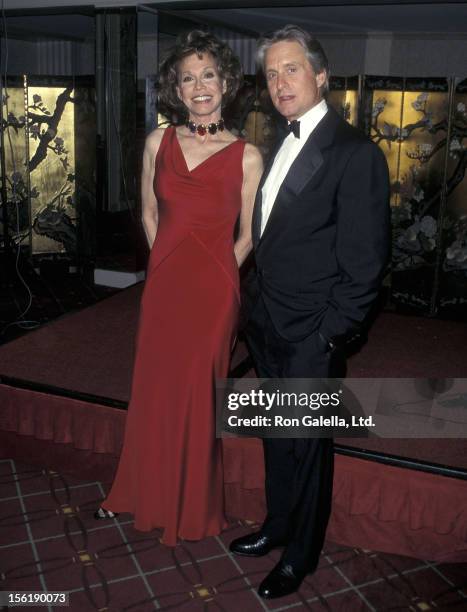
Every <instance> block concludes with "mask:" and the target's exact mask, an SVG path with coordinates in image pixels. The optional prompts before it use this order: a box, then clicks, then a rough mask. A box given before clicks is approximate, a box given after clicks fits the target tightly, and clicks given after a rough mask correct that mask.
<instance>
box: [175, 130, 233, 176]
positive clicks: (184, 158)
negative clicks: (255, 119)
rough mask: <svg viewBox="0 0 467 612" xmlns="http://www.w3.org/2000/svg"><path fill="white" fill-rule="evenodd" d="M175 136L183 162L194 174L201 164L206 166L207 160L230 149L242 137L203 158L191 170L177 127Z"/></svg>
mask: <svg viewBox="0 0 467 612" xmlns="http://www.w3.org/2000/svg"><path fill="white" fill-rule="evenodd" d="M174 138H175V140H176V141H177V146H178V150H179V151H180V155H181V157H182V159H183V163H184V164H185V168H186V171H187V172H188V174H192V173H193V172H194V171H195V170H197V169H198V168H200V167H201V166H204V164H205V163H206V162H208V161H209V160H210V159H211V158H213V157H215V156H216V155H218V154H219V153H222V151H225V150H226V149H228V148H229V147H231V146H232V145H234V144H236V143H237V142H240V138H237V139H236V140H234V141H233V142H229V144H228V145H226V146H225V147H222V149H219V150H218V151H216V152H215V153H213V154H212V155H209V156H208V157H206V159H203V161H202V162H200V163H199V164H197V165H196V166H194V167H193V168H192V169H191V170H190V168H188V164H187V161H186V157H185V154H184V153H183V149H182V145H181V144H180V141H179V140H178V136H177V130H176V128H174Z"/></svg>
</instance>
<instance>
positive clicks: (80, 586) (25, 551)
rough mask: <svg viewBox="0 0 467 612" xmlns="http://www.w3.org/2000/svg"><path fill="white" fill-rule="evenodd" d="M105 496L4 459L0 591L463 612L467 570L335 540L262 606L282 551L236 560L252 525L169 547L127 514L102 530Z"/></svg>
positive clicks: (192, 606) (105, 599)
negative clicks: (295, 586) (261, 589)
mask: <svg viewBox="0 0 467 612" xmlns="http://www.w3.org/2000/svg"><path fill="white" fill-rule="evenodd" d="M106 487H107V483H101V482H98V481H87V482H85V481H82V480H79V479H77V478H76V477H74V476H71V475H60V474H58V473H56V472H50V471H46V470H39V469H36V468H32V467H28V466H26V465H19V464H17V463H16V462H15V461H13V460H4V461H0V568H1V570H0V572H1V573H0V591H5V590H16V591H18V590H38V591H45V590H49V591H52V590H60V591H64V590H66V591H68V592H69V593H70V608H69V609H70V610H72V611H73V612H74V611H75V610H76V611H79V612H81V611H83V612H86V611H88V610H89V611H93V610H101V611H104V610H109V611H117V610H122V611H124V610H128V611H130V610H131V611H135V612H146V611H149V610H155V609H158V610H164V611H165V610H179V609H180V610H190V611H191V610H224V611H232V612H233V611H235V612H237V611H240V610H241V611H245V612H248V611H256V610H258V611H259V610H263V611H265V610H266V611H268V610H270V611H272V610H274V611H280V610H316V611H321V610H332V611H334V610H342V611H346V612H347V611H348V612H353V611H360V610H362V611H363V610H364V611H367V610H378V611H379V610H413V611H420V612H423V611H427V610H448V609H451V608H454V609H458V610H463V609H467V566H465V565H461V564H444V565H439V564H433V563H429V562H425V561H420V560H417V559H411V558H407V557H398V556H396V555H388V554H382V553H377V552H372V551H367V550H365V551H364V550H357V549H349V548H344V547H342V546H339V545H336V544H333V543H331V542H327V543H326V546H325V549H324V551H323V554H322V558H321V563H320V565H319V568H318V570H317V571H316V572H315V574H314V575H312V576H309V577H307V578H306V580H305V581H304V583H303V586H302V588H301V589H300V591H299V592H298V593H297V594H294V595H290V596H289V597H285V598H283V599H279V600H274V601H270V602H267V601H263V600H261V599H260V598H259V597H258V596H257V594H256V591H255V587H256V586H257V585H258V584H259V582H260V581H261V579H262V578H263V577H264V575H265V574H266V572H267V571H268V570H269V569H271V568H272V567H273V565H274V563H275V561H276V560H277V559H278V556H279V551H274V552H272V553H271V554H269V555H268V556H266V557H264V558H261V559H248V558H242V557H235V556H234V555H231V554H230V553H229V551H228V544H229V542H230V540H231V539H232V538H234V537H237V536H239V535H242V534H244V533H247V532H248V530H250V529H252V528H254V526H252V525H245V524H241V523H238V522H233V523H232V524H231V525H230V527H229V529H227V530H226V531H225V532H224V533H222V534H221V535H220V536H219V537H215V538H214V537H212V538H207V539H205V540H202V541H200V542H181V543H180V544H179V545H178V546H176V547H175V548H167V547H165V546H163V545H162V544H160V542H159V539H158V535H159V534H158V533H157V532H151V533H141V532H137V531H135V530H134V529H133V526H132V520H131V516H130V515H120V516H119V517H118V519H115V520H112V521H109V522H96V521H95V520H94V519H93V512H94V509H95V508H96V506H97V505H98V504H99V500H100V499H102V497H103V495H104V490H105V489H106ZM36 609H37V608H36ZM41 609H46V608H41ZM50 609H51V608H50ZM57 609H58V608H57Z"/></svg>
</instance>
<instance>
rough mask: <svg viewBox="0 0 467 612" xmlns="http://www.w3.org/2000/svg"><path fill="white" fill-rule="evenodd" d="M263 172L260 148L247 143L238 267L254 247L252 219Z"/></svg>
mask: <svg viewBox="0 0 467 612" xmlns="http://www.w3.org/2000/svg"><path fill="white" fill-rule="evenodd" d="M262 173H263V158H262V157H261V153H260V152H259V150H258V149H257V148H256V147H255V146H253V145H251V144H247V145H245V151H244V153H243V185H242V209H241V211H240V229H239V233H238V238H237V240H236V242H235V245H234V253H235V258H236V260H237V264H238V267H240V266H241V265H242V263H243V262H244V261H245V259H246V258H247V256H248V254H249V252H250V251H251V248H252V246H253V245H252V241H251V219H252V216H253V206H254V204H255V197H256V191H257V189H258V183H259V181H260V178H261V175H262Z"/></svg>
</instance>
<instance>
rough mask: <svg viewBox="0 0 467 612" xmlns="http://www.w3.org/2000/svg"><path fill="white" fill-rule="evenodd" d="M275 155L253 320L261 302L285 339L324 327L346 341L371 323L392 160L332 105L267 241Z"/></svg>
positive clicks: (384, 252) (256, 218) (278, 207)
mask: <svg viewBox="0 0 467 612" xmlns="http://www.w3.org/2000/svg"><path fill="white" fill-rule="evenodd" d="M279 146H280V145H279ZM277 150H278V148H277V149H276V151H275V152H274V154H273V155H272V156H271V160H270V162H269V164H268V165H267V166H266V168H265V171H264V174H263V177H262V179H261V182H260V185H259V188H258V193H257V196H256V202H255V207H254V212H253V245H254V258H255V262H256V266H255V270H254V271H253V272H252V274H250V277H249V278H248V279H247V299H246V302H247V313H246V314H247V317H248V310H250V311H251V308H253V307H254V304H255V302H256V300H257V299H258V298H259V296H260V295H261V296H262V297H263V300H264V303H265V305H266V308H267V311H268V313H269V315H270V317H271V320H272V322H273V324H274V328H275V329H276V331H277V332H278V333H279V334H280V335H281V336H282V337H283V338H284V339H286V340H289V341H298V340H302V339H304V338H305V337H307V336H308V335H310V334H311V333H313V332H314V331H316V330H319V331H320V332H321V334H322V335H323V336H324V337H325V338H326V339H328V340H332V341H333V342H334V343H336V344H339V343H341V342H343V341H345V339H346V338H348V337H349V336H350V335H353V334H354V333H355V332H356V331H357V330H358V328H359V326H360V324H361V323H362V322H363V320H364V318H365V315H366V314H367V312H368V310H369V308H370V306H371V303H372V302H373V300H374V298H375V297H376V295H377V292H378V288H379V285H380V281H381V276H382V272H383V270H384V268H385V266H386V263H387V259H388V251H389V234H390V229H389V227H390V226H389V180H388V169H387V164H386V160H385V157H384V155H383V153H382V152H381V150H380V149H379V147H378V146H377V145H375V144H374V143H372V142H371V141H370V140H369V139H368V138H367V137H366V136H364V135H363V134H362V133H361V132H359V131H358V130H356V129H355V128H354V127H352V126H351V125H349V124H348V123H346V122H345V121H344V120H343V119H341V118H340V117H339V115H338V114H337V113H336V112H335V111H334V110H333V109H332V108H329V110H328V112H327V113H326V115H325V116H324V117H323V119H322V120H321V121H320V123H319V124H318V125H317V126H316V128H315V130H314V131H313V132H312V134H311V135H310V137H309V138H308V140H307V142H306V143H305V145H304V146H303V148H302V150H301V151H300V153H299V155H298V156H297V158H296V159H295V160H294V162H293V164H292V166H291V168H290V170H289V172H288V174H287V176H286V177H285V179H284V182H283V183H282V185H281V187H280V189H279V192H278V194H277V198H276V200H275V203H274V206H273V208H272V211H271V214H270V216H269V219H268V222H267V225H266V227H265V230H264V232H263V235H262V236H261V237H260V224H261V190H262V187H263V185H264V182H265V180H266V177H267V175H268V172H269V170H270V168H271V166H272V163H273V160H274V156H275V153H276V152H277Z"/></svg>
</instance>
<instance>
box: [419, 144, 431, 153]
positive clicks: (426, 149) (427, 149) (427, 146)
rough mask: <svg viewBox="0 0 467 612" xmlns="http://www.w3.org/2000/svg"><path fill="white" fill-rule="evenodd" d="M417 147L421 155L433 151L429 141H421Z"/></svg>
mask: <svg viewBox="0 0 467 612" xmlns="http://www.w3.org/2000/svg"><path fill="white" fill-rule="evenodd" d="M418 149H419V151H420V153H422V155H426V156H428V155H430V153H431V152H432V151H433V145H432V144H431V143H429V142H423V143H422V144H419V145H418Z"/></svg>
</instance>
